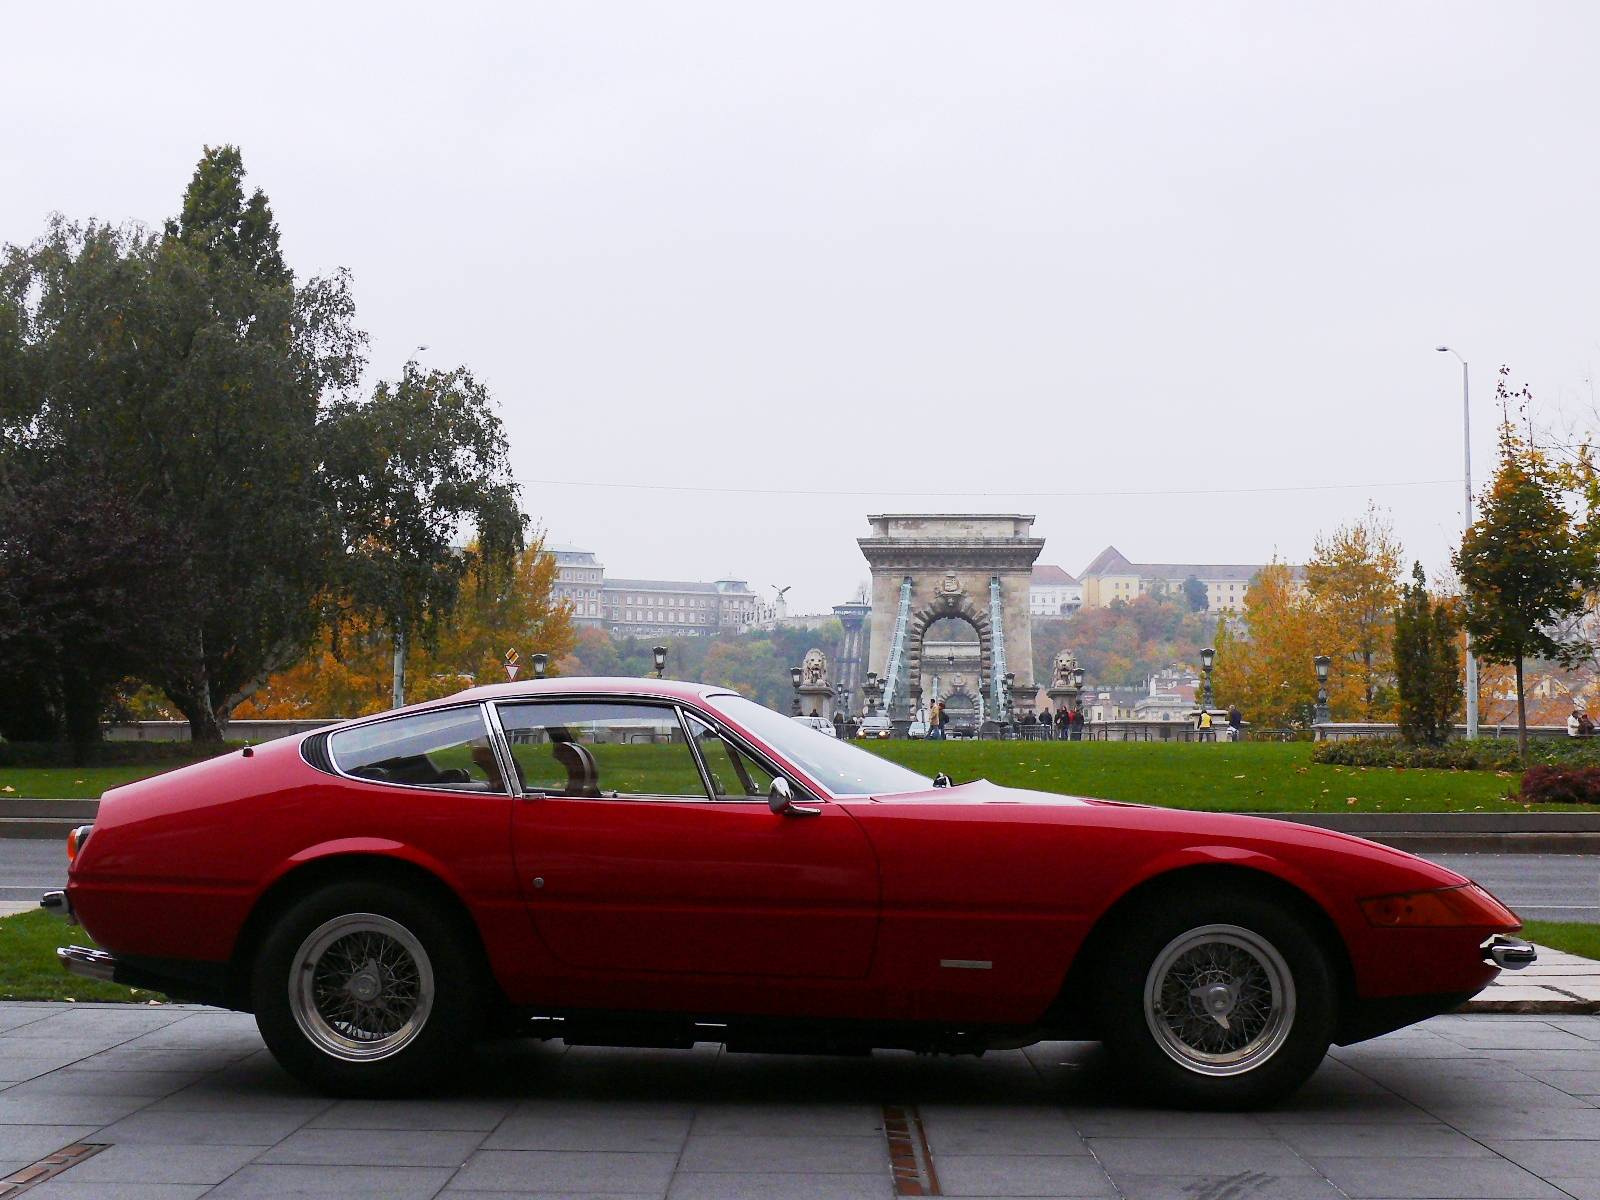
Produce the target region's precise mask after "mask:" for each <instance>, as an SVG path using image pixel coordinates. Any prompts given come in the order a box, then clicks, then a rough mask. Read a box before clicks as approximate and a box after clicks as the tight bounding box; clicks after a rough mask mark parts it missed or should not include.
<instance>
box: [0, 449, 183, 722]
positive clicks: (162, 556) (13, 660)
mask: <svg viewBox="0 0 1600 1200" xmlns="http://www.w3.org/2000/svg"><path fill="white" fill-rule="evenodd" d="M180 554H181V547H179V546H176V545H174V544H172V543H169V542H166V541H164V540H163V539H162V538H161V537H160V536H159V531H157V530H155V529H154V528H152V527H151V525H150V524H149V522H148V520H147V519H146V518H145V517H144V515H143V514H141V513H140V512H139V511H138V509H137V508H136V506H134V505H133V504H131V503H130V502H129V500H128V498H127V496H126V495H124V494H123V492H122V491H121V489H120V486H119V484H118V481H117V480H116V479H115V478H113V477H111V476H110V475H108V474H106V473H105V472H103V471H100V470H97V469H95V468H94V467H93V465H92V464H88V463H80V464H79V465H78V469H77V470H76V471H75V472H74V473H73V475H72V476H71V477H70V478H69V477H66V476H50V475H47V476H45V477H44V478H42V479H26V478H19V477H17V476H15V475H14V476H13V477H12V479H11V480H10V482H9V485H8V486H6V487H4V488H0V733H3V734H4V735H6V736H8V737H13V738H16V737H21V738H25V739H30V740H55V739H56V738H57V737H58V736H61V735H63V734H64V735H65V736H66V737H67V739H68V740H69V741H71V742H72V744H73V746H74V747H75V748H76V749H78V750H79V751H81V749H82V747H84V746H85V745H87V744H88V743H90V742H94V741H98V740H99V738H100V714H101V711H102V710H103V709H104V707H105V705H106V703H107V700H108V697H109V694H110V692H111V690H112V688H113V686H114V685H115V684H116V683H117V682H118V681H120V680H121V679H122V678H123V677H124V676H126V675H128V674H129V673H131V672H133V671H135V670H137V669H138V667H139V665H140V660H141V657H142V655H143V654H144V653H145V652H146V648H147V647H148V646H149V645H150V644H152V643H154V642H161V641H166V642H172V641H175V640H176V639H178V638H179V637H180V635H181V630H180V629H179V628H178V627H177V626H176V624H175V623H174V621H173V620H172V614H171V612H170V610H169V609H168V607H167V605H166V603H165V596H164V595H163V593H162V579H163V578H164V577H165V576H166V575H167V574H168V573H169V572H170V570H171V568H172V565H173V561H174V559H175V558H176V557H178V556H179V555H180Z"/></svg>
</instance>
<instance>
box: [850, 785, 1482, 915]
mask: <svg viewBox="0 0 1600 1200" xmlns="http://www.w3.org/2000/svg"><path fill="white" fill-rule="evenodd" d="M919 806H921V807H922V808H925V809H926V810H927V811H928V813H929V814H930V815H932V814H933V813H934V812H936V811H940V812H942V813H943V814H946V815H951V816H955V815H957V814H959V813H962V812H965V813H966V814H967V815H968V816H969V817H971V818H973V819H977V820H981V821H984V822H985V823H988V822H991V821H995V822H1008V821H1009V822H1015V823H1018V824H1023V823H1025V824H1029V825H1039V824H1045V825H1053V824H1071V825H1094V826H1098V827H1102V828H1104V827H1112V828H1118V829H1122V830H1126V831H1127V832H1129V833H1131V834H1138V833H1141V832H1143V833H1149V834H1159V835H1161V836H1162V837H1163V839H1170V838H1173V837H1176V838H1177V839H1179V840H1180V841H1182V842H1186V843H1190V844H1194V845H1200V844H1205V845H1210V846H1227V847H1235V848H1238V849H1240V850H1245V851H1250V852H1268V853H1272V852H1279V853H1286V854H1287V855H1288V857H1290V858H1294V859H1303V858H1305V857H1306V856H1308V855H1309V856H1312V857H1313V858H1318V859H1325V858H1326V857H1327V856H1328V855H1333V856H1335V857H1337V858H1339V859H1344V860H1349V859H1359V860H1360V861H1361V862H1362V863H1363V864H1364V866H1365V867H1366V868H1367V869H1369V870H1371V871H1375V872H1378V873H1380V874H1383V875H1385V876H1389V877H1391V878H1393V879H1394V881H1395V883H1394V887H1393V890H1396V891H1398V890H1400V889H1401V888H1402V887H1412V886H1414V887H1419V888H1420V887H1453V886H1457V885H1459V884H1463V883H1467V882H1469V881H1468V879H1467V877H1466V876H1464V875H1460V874H1458V873H1457V872H1455V871H1452V870H1450V869H1449V868H1447V867H1442V866H1440V865H1439V864H1438V863H1434V862H1429V861H1428V860H1427V859H1424V858H1419V857H1418V856H1417V855H1415V854H1409V853H1407V852H1406V851H1404V850H1396V849H1395V848H1394V847H1392V846H1385V845H1383V844H1382V843H1381V842H1373V841H1368V840H1367V839H1366V838H1360V837H1356V836H1354V835H1352V834H1348V833H1340V832H1338V831H1337V830H1333V829H1322V828H1320V827H1318V826H1315V825H1303V824H1301V823H1299V822H1297V821H1287V820H1282V819H1279V818H1274V817H1263V816H1251V815H1249V814H1246V813H1220V812H1201V811H1196V810H1193V809H1183V808H1163V807H1160V806H1158V805H1151V804H1129V803H1125V802H1123V801H1120V800H1097V799H1094V798H1092V797H1087V796H1064V795H1059V794H1056V793H1054V792H1035V791H1029V790H1026V789H1023V788H1008V787H1000V786H998V785H996V784H993V783H990V782H989V781H988V780H986V779H980V780H977V781H976V782H973V783H966V784H962V785H960V786H959V787H948V788H929V789H927V790H925V791H917V792H900V793H895V794H892V795H879V796H872V797H871V798H870V799H869V801H868V805H867V807H868V808H869V809H878V810H879V811H892V812H904V813H906V814H907V815H910V814H911V812H914V811H915V810H916V809H917V808H918V807H919ZM980 814H981V815H980Z"/></svg>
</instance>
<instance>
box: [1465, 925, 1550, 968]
mask: <svg viewBox="0 0 1600 1200" xmlns="http://www.w3.org/2000/svg"><path fill="white" fill-rule="evenodd" d="M1478 949H1480V950H1482V951H1483V961H1484V962H1486V963H1493V964H1494V965H1495V966H1497V967H1503V968H1504V969H1505V970H1507V971H1520V970H1522V968H1523V967H1526V966H1529V965H1530V964H1532V963H1534V962H1536V961H1538V958H1539V952H1538V950H1536V949H1535V948H1534V947H1533V945H1532V943H1530V942H1526V941H1523V939H1521V938H1519V937H1512V936H1511V935H1510V934H1508V933H1497V934H1495V935H1494V936H1493V937H1492V938H1490V939H1489V940H1488V941H1486V942H1484V943H1483V945H1481V946H1479V947H1478Z"/></svg>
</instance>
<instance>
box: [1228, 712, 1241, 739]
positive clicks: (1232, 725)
mask: <svg viewBox="0 0 1600 1200" xmlns="http://www.w3.org/2000/svg"><path fill="white" fill-rule="evenodd" d="M1243 736H1244V714H1243V713H1242V712H1240V711H1239V706H1238V705H1237V704H1230V705H1229V706H1228V740H1229V741H1230V742H1237V741H1238V740H1239V739H1240V738H1241V737H1243Z"/></svg>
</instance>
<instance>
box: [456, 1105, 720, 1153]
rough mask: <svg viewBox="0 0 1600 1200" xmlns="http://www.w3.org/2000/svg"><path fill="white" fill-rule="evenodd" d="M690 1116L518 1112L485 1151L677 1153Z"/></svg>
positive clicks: (486, 1144) (686, 1134)
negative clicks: (611, 1117)
mask: <svg viewBox="0 0 1600 1200" xmlns="http://www.w3.org/2000/svg"><path fill="white" fill-rule="evenodd" d="M689 1120H690V1119H689V1118H688V1117H662V1118H658V1119H654V1120H651V1119H643V1118H638V1117H627V1118H622V1119H619V1120H615V1121H607V1120H604V1119H597V1118H594V1117H553V1116H546V1115H543V1114H539V1115H532V1114H527V1113H517V1114H513V1115H512V1116H509V1117H507V1118H506V1119H505V1120H504V1121H502V1122H501V1123H500V1125H499V1127H498V1128H496V1129H495V1131H494V1132H493V1133H492V1134H490V1135H489V1138H488V1140H487V1141H485V1142H484V1143H483V1148H484V1149H485V1150H620V1151H626V1152H635V1151H661V1152H664V1153H671V1154H677V1153H678V1151H680V1150H681V1149H683V1145H684V1142H685V1141H687V1140H688V1137H689Z"/></svg>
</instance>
